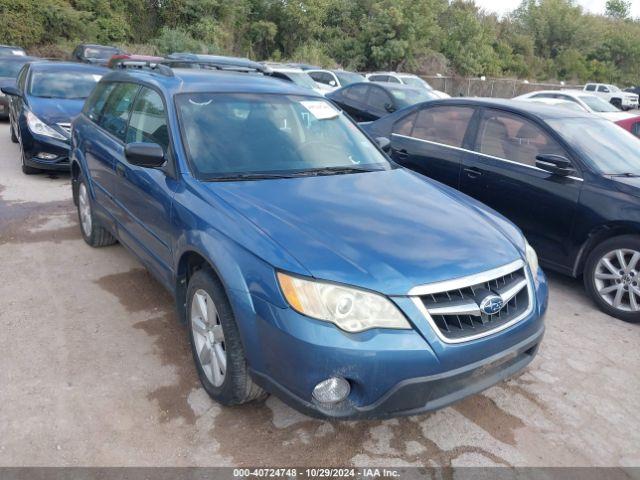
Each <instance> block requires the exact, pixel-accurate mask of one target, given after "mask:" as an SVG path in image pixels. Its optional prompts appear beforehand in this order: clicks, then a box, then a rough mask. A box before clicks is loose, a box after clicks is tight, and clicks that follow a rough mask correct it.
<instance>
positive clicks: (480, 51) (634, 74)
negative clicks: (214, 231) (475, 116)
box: [0, 0, 640, 84]
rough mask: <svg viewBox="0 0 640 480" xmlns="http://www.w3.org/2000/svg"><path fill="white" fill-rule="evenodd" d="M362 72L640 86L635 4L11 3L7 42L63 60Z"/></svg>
mask: <svg viewBox="0 0 640 480" xmlns="http://www.w3.org/2000/svg"><path fill="white" fill-rule="evenodd" d="M80 41H83V42H89V41H90V42H98V43H104V44H117V45H122V46H125V47H126V48H128V49H130V50H132V51H141V52H142V53H159V54H166V53H170V52H172V51H197V52H203V53H219V54H229V55H239V56H247V57H250V58H253V59H257V60H267V59H269V60H276V61H277V60H290V61H304V62H308V63H313V64H320V65H322V66H341V67H343V68H346V69H351V70H361V71H368V70H380V69H391V70H406V71H413V72H417V73H424V74H435V73H441V74H443V75H444V74H455V75H462V76H480V75H486V76H510V77H517V78H522V79H530V80H548V79H555V80H566V81H578V82H584V81H588V80H593V81H603V82H616V83H621V84H636V83H638V82H639V81H640V78H639V74H640V71H639V69H640V21H638V20H636V19H632V18H631V17H630V2H628V1H626V0H608V2H607V8H606V11H605V12H603V13H602V14H600V15H594V14H589V13H587V12H585V11H584V10H583V9H582V8H581V7H580V6H578V5H577V4H576V3H575V2H574V1H573V0H523V2H522V3H521V4H520V6H519V7H518V8H516V9H515V10H513V11H512V12H510V13H508V14H507V15H504V16H502V17H498V16H496V15H495V14H492V13H490V12H486V11H483V10H481V9H479V8H478V7H477V6H476V5H475V4H474V3H473V2H472V1H464V0H453V1H448V0H19V1H16V0H0V42H2V43H9V44H18V45H21V46H24V47H27V48H28V49H30V51H34V52H36V53H41V52H53V53H52V54H53V55H55V54H57V53H58V52H60V51H63V50H65V49H70V46H71V45H72V44H73V43H74V42H75V43H77V42H80Z"/></svg>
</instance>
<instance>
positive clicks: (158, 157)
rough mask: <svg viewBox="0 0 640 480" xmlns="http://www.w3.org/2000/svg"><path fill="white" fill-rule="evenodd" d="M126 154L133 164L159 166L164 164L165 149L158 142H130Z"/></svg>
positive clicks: (148, 166)
mask: <svg viewBox="0 0 640 480" xmlns="http://www.w3.org/2000/svg"><path fill="white" fill-rule="evenodd" d="M124 155H125V157H126V158H127V162H129V163H130V164H131V165H136V166H138V167H144V168H158V167H161V166H162V165H164V162H165V158H164V150H162V147H161V146H160V145H158V144H157V143H128V144H127V145H126V146H125V147H124Z"/></svg>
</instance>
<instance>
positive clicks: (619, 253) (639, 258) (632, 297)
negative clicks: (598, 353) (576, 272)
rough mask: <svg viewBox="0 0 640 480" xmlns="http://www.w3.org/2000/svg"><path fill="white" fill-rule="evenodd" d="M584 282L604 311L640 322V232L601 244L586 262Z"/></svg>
mask: <svg viewBox="0 0 640 480" xmlns="http://www.w3.org/2000/svg"><path fill="white" fill-rule="evenodd" d="M584 286H585V288H586V290H587V292H588V293H589V295H590V296H591V298H592V299H593V300H594V301H595V303H596V304H597V305H598V307H599V308H600V310H602V311H603V312H605V313H607V314H609V315H611V316H612V317H615V318H618V319H620V320H623V321H625V322H629V323H638V322H640V236H638V235H622V236H619V237H614V238H610V239H609V240H605V241H604V242H602V243H601V244H599V245H597V246H596V247H595V248H594V249H593V251H592V252H591V253H590V254H589V257H588V258H587V262H586V264H585V269H584Z"/></svg>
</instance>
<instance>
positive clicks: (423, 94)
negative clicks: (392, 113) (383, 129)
mask: <svg viewBox="0 0 640 480" xmlns="http://www.w3.org/2000/svg"><path fill="white" fill-rule="evenodd" d="M387 88H388V89H389V93H391V95H393V98H395V99H396V102H397V103H398V106H399V107H400V108H404V107H408V106H409V105H415V104H416V103H420V102H426V101H427V100H434V99H436V98H437V97H436V96H435V95H433V94H431V93H429V92H428V91H427V90H414V89H406V88H402V89H400V88H394V87H387Z"/></svg>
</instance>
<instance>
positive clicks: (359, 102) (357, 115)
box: [336, 85, 368, 122]
mask: <svg viewBox="0 0 640 480" xmlns="http://www.w3.org/2000/svg"><path fill="white" fill-rule="evenodd" d="M367 93H368V85H351V86H348V87H345V88H343V89H341V90H339V93H338V98H337V99H336V101H337V102H338V103H339V104H340V107H341V108H342V109H343V110H344V111H345V112H347V114H349V116H350V117H351V118H353V119H354V120H355V121H356V122H363V121H365V120H363V118H364V115H365V114H364V111H365V109H366V100H367Z"/></svg>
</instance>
